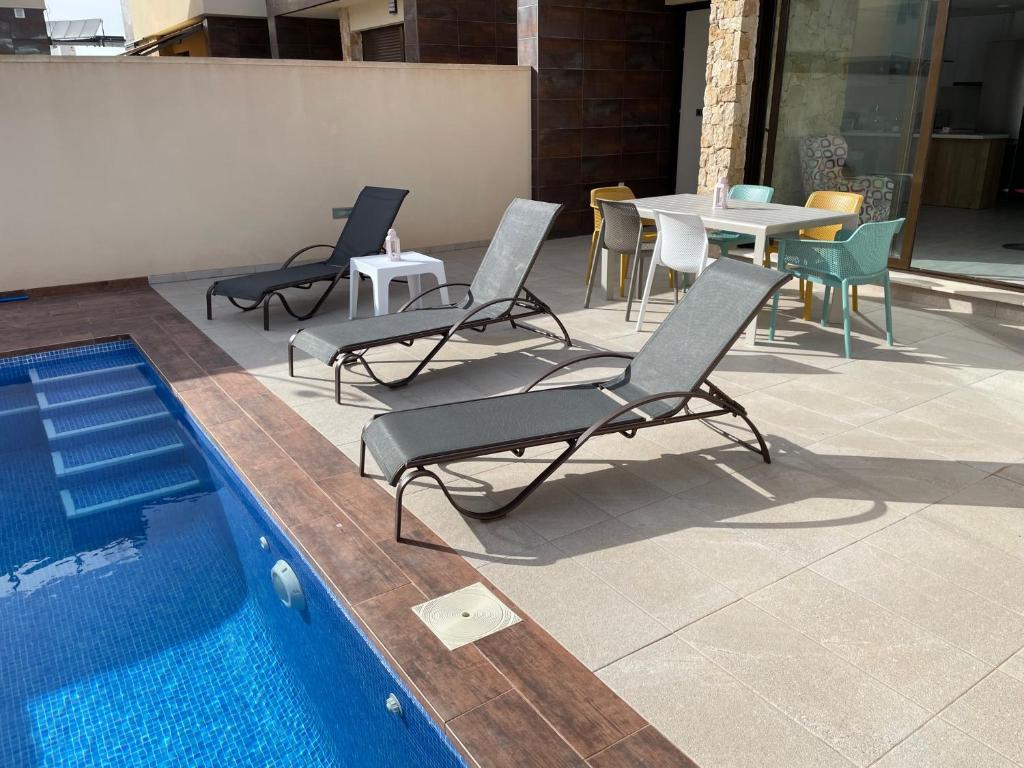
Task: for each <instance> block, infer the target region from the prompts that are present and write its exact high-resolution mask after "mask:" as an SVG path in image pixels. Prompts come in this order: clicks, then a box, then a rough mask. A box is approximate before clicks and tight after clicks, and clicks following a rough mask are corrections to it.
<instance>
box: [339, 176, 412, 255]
mask: <svg viewBox="0 0 1024 768" xmlns="http://www.w3.org/2000/svg"><path fill="white" fill-rule="evenodd" d="M408 194H409V190H408V189H391V188H390V187H363V190H362V192H360V193H359V197H357V198H356V202H355V204H354V205H353V206H352V213H351V214H350V215H349V217H348V220H347V221H346V222H345V226H344V227H342V230H341V234H340V235H339V236H338V242H337V244H335V246H334V250H333V251H332V252H331V257H330V258H329V259H327V263H328V264H333V265H334V266H337V267H347V266H348V262H349V259H352V258H356V257H359V256H367V255H369V254H373V253H380V249H381V248H382V247H383V245H384V240H385V238H386V237H387V236H388V230H389V229H391V225H392V224H394V223H395V218H396V217H397V216H398V209H399V208H401V207H402V201H404V200H405V196H406V195H408Z"/></svg>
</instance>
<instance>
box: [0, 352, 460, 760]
mask: <svg viewBox="0 0 1024 768" xmlns="http://www.w3.org/2000/svg"><path fill="white" fill-rule="evenodd" d="M0 436H2V439H0V766H2V767H3V768H30V767H31V768H37V767H39V766H54V767H56V766H68V767H70V766H75V767H76V768H77V767H78V766H122V765H123V766H203V767H205V766H210V767H213V766H274V767H275V768H278V767H283V766H304V767H306V766H308V767H310V768H319V767H320V766H335V767H340V768H370V767H372V768H378V767H385V766H401V767H403V768H404V767H406V766H409V767H410V768H412V767H415V768H455V767H456V766H463V765H464V763H463V762H462V760H461V759H460V758H459V757H458V756H457V754H456V753H455V751H454V750H453V748H452V747H451V745H450V744H449V743H448V742H447V741H446V740H445V739H444V737H443V736H442V734H441V732H440V731H439V730H438V729H437V728H436V727H435V725H434V723H433V721H431V720H430V719H429V718H428V717H427V715H426V714H425V713H424V712H423V710H422V709H421V708H420V707H419V705H418V703H417V702H415V700H414V699H412V697H411V696H410V695H409V694H408V693H407V691H406V690H405V689H404V688H403V687H402V685H401V684H400V683H399V682H398V681H397V679H396V678H395V676H394V674H393V673H392V672H391V671H390V670H389V669H388V668H387V667H386V666H385V665H384V664H383V663H382V661H381V659H380V657H379V656H378V655H377V653H376V651H375V650H374V649H373V648H372V647H371V646H370V645H369V643H368V641H367V640H366V639H365V638H364V637H363V636H362V634H361V633H360V631H359V630H358V629H357V628H356V627H355V625H354V624H353V623H352V622H351V621H350V620H349V618H348V617H347V615H346V614H345V612H344V610H343V609H342V608H341V606H340V605H339V604H338V603H337V601H336V600H335V599H334V598H333V596H332V595H331V594H330V593H329V592H328V591H327V589H326V587H325V586H324V585H323V584H322V582H320V581H319V580H318V579H317V578H316V576H315V575H314V573H313V572H312V571H311V569H310V568H309V566H308V565H307V564H306V563H305V562H304V561H302V559H301V557H300V556H299V555H298V554H297V552H296V551H295V549H294V548H293V547H292V546H291V545H290V543H289V542H288V541H287V540H286V538H285V537H284V536H283V535H282V534H281V532H280V531H279V530H278V529H277V527H276V526H275V525H274V524H273V523H272V522H271V521H270V519H269V518H268V516H267V515H266V513H265V512H264V511H263V510H262V509H260V507H259V506H258V504H257V503H256V502H255V500H254V499H253V497H252V496H251V494H250V493H249V492H248V490H247V489H246V488H245V486H244V485H243V484H242V483H241V482H240V480H239V479H238V477H237V475H236V474H235V473H234V472H233V471H232V470H231V469H230V468H229V467H228V466H227V465H226V464H225V463H224V462H223V460H222V458H221V457H220V455H219V454H218V453H217V452H216V450H215V449H214V448H213V447H212V445H211V444H210V443H209V441H208V440H207V439H206V437H205V436H204V435H203V434H202V432H201V431H200V430H198V429H197V428H196V427H195V425H194V423H192V422H191V420H190V419H189V417H188V416H187V415H186V414H185V413H184V411H183V409H182V408H181V406H180V404H179V403H178V402H177V400H176V399H175V398H174V396H173V395H172V394H171V393H170V392H169V390H168V389H167V388H166V386H165V385H164V384H163V383H162V381H161V380H160V379H159V377H158V376H157V375H156V374H155V373H154V372H153V370H152V369H151V368H150V367H149V366H148V365H146V363H145V360H144V358H143V357H142V355H141V354H140V352H139V351H138V349H137V348H135V347H134V346H133V345H132V344H131V343H130V342H127V341H118V342H111V343H107V344H102V345H95V346H90V347H79V348H74V349H71V350H61V351H60V352H57V353H45V354H42V355H33V356H25V357H20V358H6V359H0ZM261 536H263V537H266V539H267V540H268V542H269V549H268V550H264V549H262V548H261V547H260V544H259V539H260V537H261ZM280 559H284V560H286V561H288V562H289V563H290V564H291V566H292V568H293V569H294V571H295V572H296V574H297V575H298V577H299V580H300V581H301V583H302V586H303V587H304V591H305V595H306V600H307V603H308V605H307V607H306V610H304V611H303V612H302V613H299V612H298V611H296V610H294V609H290V608H286V607H285V606H284V605H282V603H281V602H280V601H279V600H278V598H277V596H276V595H275V593H274V591H273V588H272V585H271V580H270V569H271V568H272V567H273V566H274V564H275V563H276V562H277V561H278V560H280ZM390 693H394V694H395V695H396V696H397V697H398V699H399V701H400V702H401V704H402V706H403V713H402V714H401V715H393V714H390V713H389V712H388V711H387V710H386V708H385V706H384V702H385V700H386V698H387V696H388V694H390Z"/></svg>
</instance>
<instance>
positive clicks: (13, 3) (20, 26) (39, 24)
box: [0, 0, 50, 56]
mask: <svg viewBox="0 0 1024 768" xmlns="http://www.w3.org/2000/svg"><path fill="white" fill-rule="evenodd" d="M45 12H46V3H45V2H44V0H0V56H4V55H6V56H14V55H26V54H42V55H44V56H48V55H49V54H50V36H49V35H48V34H47V32H46V18H45V15H44V14H45Z"/></svg>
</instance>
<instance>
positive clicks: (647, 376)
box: [605, 259, 790, 416]
mask: <svg viewBox="0 0 1024 768" xmlns="http://www.w3.org/2000/svg"><path fill="white" fill-rule="evenodd" d="M789 278H790V276H789V275H786V274H785V273H782V272H779V271H778V270H774V269H765V268H764V267H758V266H755V265H753V264H749V263H747V262H743V261H738V260H736V259H718V260H717V261H715V262H714V263H713V264H711V266H709V267H708V268H707V269H705V270H704V272H703V274H702V275H701V276H700V277H698V278H697V280H696V281H695V282H694V284H693V286H691V288H690V290H689V291H687V292H686V294H685V296H683V299H682V301H680V302H679V304H678V305H676V307H675V308H674V309H673V310H672V311H671V312H669V313H668V316H667V317H666V318H665V319H664V320H663V321H662V323H661V325H660V326H659V327H658V329H657V330H656V331H655V332H654V333H653V334H652V335H651V338H649V339H648V340H647V343H646V344H644V346H643V348H642V349H641V350H640V352H639V354H637V356H636V357H635V358H634V359H633V361H632V362H631V363H630V365H629V367H627V368H626V370H625V371H624V372H623V373H622V375H621V376H620V377H618V378H617V379H615V380H613V381H611V382H609V383H608V384H607V385H605V386H606V388H607V389H609V390H612V391H614V392H615V393H616V394H617V395H618V396H620V397H622V398H624V399H626V400H627V401H631V400H636V399H639V398H641V397H644V396H647V395H654V394H658V393H660V392H673V391H687V390H694V389H696V388H697V387H699V386H700V385H701V384H702V383H703V382H704V381H705V380H706V379H707V377H708V375H709V374H710V373H711V371H712V370H713V369H714V368H715V366H717V365H718V363H719V361H720V360H721V359H722V357H723V356H724V355H725V353H726V352H727V351H728V350H729V347H731V346H732V345H733V343H734V342H735V341H736V339H737V338H738V337H739V335H740V334H741V333H743V331H744V330H745V329H746V327H747V325H748V324H749V323H750V321H751V319H753V317H754V313H755V312H757V311H758V310H759V309H760V308H761V305H762V304H764V302H765V301H766V300H767V299H768V297H769V296H771V295H772V294H773V293H775V291H777V290H778V289H779V287H780V286H781V285H782V284H783V283H785V282H786V281H787V280H789ZM676 405H678V403H665V402H658V403H655V404H653V405H651V406H648V407H644V408H643V409H642V410H643V412H644V413H647V414H648V415H651V416H657V415H661V414H663V413H666V412H667V411H670V410H673V409H674V408H675V406H676Z"/></svg>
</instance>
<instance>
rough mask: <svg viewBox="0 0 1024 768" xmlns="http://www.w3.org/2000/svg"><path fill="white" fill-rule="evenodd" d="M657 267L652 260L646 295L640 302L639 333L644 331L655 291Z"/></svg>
mask: <svg viewBox="0 0 1024 768" xmlns="http://www.w3.org/2000/svg"><path fill="white" fill-rule="evenodd" d="M656 266H657V265H656V264H655V262H654V259H653V258H652V259H651V268H650V269H649V270H648V272H647V280H646V282H645V285H644V295H643V298H642V299H641V300H640V314H639V316H638V317H637V319H636V329H637V331H642V330H643V329H644V316H645V315H646V314H647V303H648V302H649V301H650V299H651V291H652V290H654V273H655V271H656V269H655V267H656ZM669 274H672V270H669ZM676 291H677V292H678V291H679V289H678V288H677V289H676Z"/></svg>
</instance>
